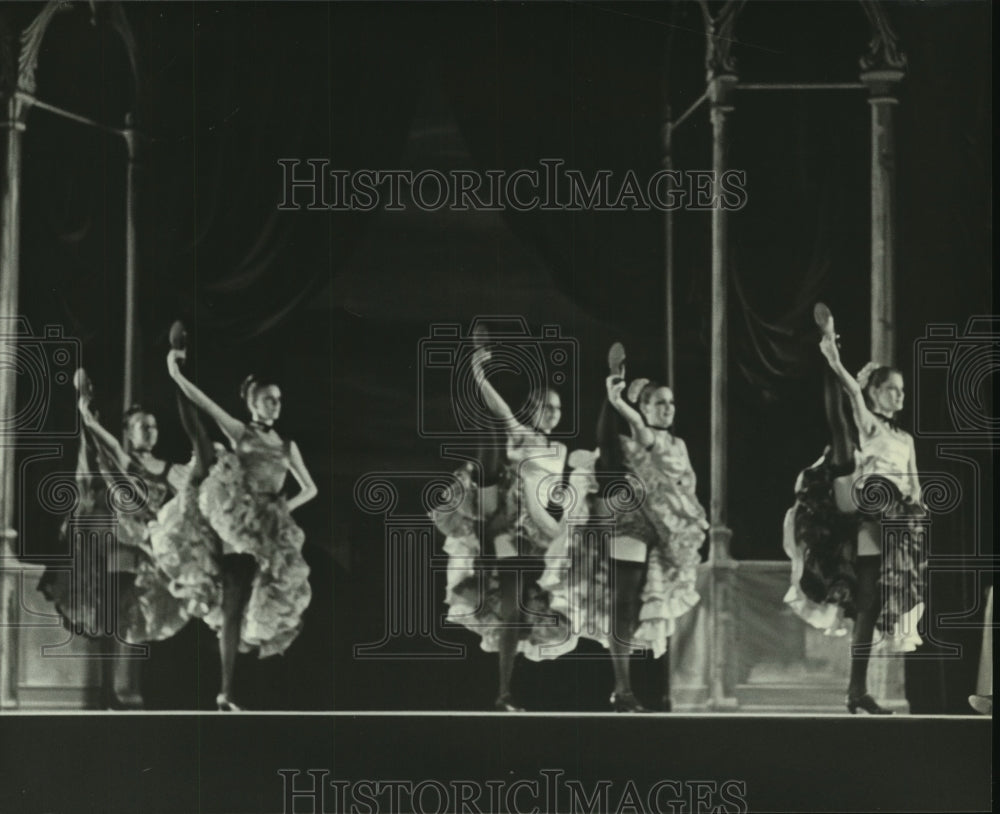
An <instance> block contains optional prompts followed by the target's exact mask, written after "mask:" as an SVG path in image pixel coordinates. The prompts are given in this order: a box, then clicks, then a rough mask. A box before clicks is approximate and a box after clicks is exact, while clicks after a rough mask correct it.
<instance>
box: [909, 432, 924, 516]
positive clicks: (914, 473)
mask: <svg viewBox="0 0 1000 814" xmlns="http://www.w3.org/2000/svg"><path fill="white" fill-rule="evenodd" d="M907 469H908V470H909V474H910V482H911V483H912V484H913V491H912V492H911V494H912V496H913V502H914V503H920V504H922V503H923V502H924V499H923V490H922V489H921V488H920V474H919V470H918V469H917V448H916V445H915V444H914V443H913V436H912V435H911V436H910V463H909V465H908V466H907Z"/></svg>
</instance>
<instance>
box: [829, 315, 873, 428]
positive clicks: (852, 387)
mask: <svg viewBox="0 0 1000 814" xmlns="http://www.w3.org/2000/svg"><path fill="white" fill-rule="evenodd" d="M819 349H820V350H821V351H822V352H823V355H824V356H825V357H826V360H827V362H829V363H830V368H831V369H832V370H833V372H834V373H835V374H836V375H837V378H838V379H839V380H840V383H841V384H842V385H843V386H844V389H845V390H846V391H847V395H848V397H849V398H850V400H851V410H852V411H853V413H854V423H855V424H857V427H858V431H859V432H860V433H861V434H862V435H871V434H872V433H873V432H875V416H873V415H872V413H871V410H869V409H868V405H867V404H865V395H864V393H862V392H861V385H859V384H858V382H857V379H855V378H854V377H853V376H852V375H851V374H850V373H848V372H847V368H845V367H844V365H843V363H842V362H841V361H840V350H839V348H837V342H836V339H835V338H834V337H833V336H830V335H829V334H827V335H824V336H823V339H822V340H820V343H819Z"/></svg>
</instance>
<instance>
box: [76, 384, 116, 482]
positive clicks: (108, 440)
mask: <svg viewBox="0 0 1000 814" xmlns="http://www.w3.org/2000/svg"><path fill="white" fill-rule="evenodd" d="M77 407H78V408H79V410H80V417H81V418H82V419H83V423H84V426H85V427H86V428H87V429H88V430H90V431H91V432H92V433H93V434H94V436H95V440H96V441H97V442H98V443H100V444H101V445H102V446H104V447H105V449H107V451H108V452H109V453H110V454H111V456H112V457H113V458H114V460H115V463H117V464H118V467H119V468H120V469H122V470H125V469H127V468H128V465H129V456H128V453H127V452H126V451H125V449H124V448H123V447H122V445H121V442H120V441H119V440H118V439H117V438H115V437H114V436H113V435H112V434H111V433H110V432H108V431H107V430H106V429H104V427H102V426H101V422H100V421H98V420H97V416H95V415H94V414H93V413H92V412H91V411H90V399H89V398H87V397H86V396H80V400H79V401H78V402H77Z"/></svg>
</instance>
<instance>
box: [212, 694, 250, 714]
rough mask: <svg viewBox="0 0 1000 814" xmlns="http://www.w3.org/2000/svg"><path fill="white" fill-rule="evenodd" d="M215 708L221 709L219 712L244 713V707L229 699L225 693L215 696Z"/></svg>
mask: <svg viewBox="0 0 1000 814" xmlns="http://www.w3.org/2000/svg"><path fill="white" fill-rule="evenodd" d="M215 706H217V707H218V708H219V712H242V711H243V707H241V706H240V705H239V704H237V703H236V702H234V701H231V700H230V699H229V696H228V695H226V694H225V693H224V692H220V693H219V694H218V695H217V696H215Z"/></svg>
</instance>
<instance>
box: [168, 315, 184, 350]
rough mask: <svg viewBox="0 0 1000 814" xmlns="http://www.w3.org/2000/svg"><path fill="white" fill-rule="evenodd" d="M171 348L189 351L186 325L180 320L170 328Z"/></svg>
mask: <svg viewBox="0 0 1000 814" xmlns="http://www.w3.org/2000/svg"><path fill="white" fill-rule="evenodd" d="M170 347H172V348H173V349H174V350H186V349H187V331H186V330H185V329H184V323H183V322H181V321H180V320H177V321H176V322H175V323H174V324H173V325H171V326H170Z"/></svg>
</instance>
